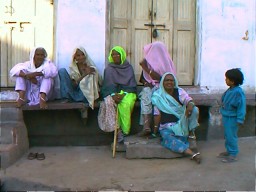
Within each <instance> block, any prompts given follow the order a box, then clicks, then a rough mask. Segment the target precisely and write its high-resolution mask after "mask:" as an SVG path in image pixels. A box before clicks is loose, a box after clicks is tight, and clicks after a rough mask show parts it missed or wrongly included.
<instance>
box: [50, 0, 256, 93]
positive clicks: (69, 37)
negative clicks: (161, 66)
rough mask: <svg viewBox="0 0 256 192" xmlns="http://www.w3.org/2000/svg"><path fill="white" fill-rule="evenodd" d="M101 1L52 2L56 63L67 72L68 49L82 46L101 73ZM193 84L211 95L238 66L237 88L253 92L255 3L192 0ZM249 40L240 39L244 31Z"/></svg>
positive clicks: (103, 14) (249, 0) (103, 3)
mask: <svg viewBox="0 0 256 192" xmlns="http://www.w3.org/2000/svg"><path fill="white" fill-rule="evenodd" d="M106 1H107V0H105V1H104V0H75V1H74V0H55V5H57V6H56V63H57V65H58V67H59V68H60V67H65V68H68V66H69V63H70V61H71V55H72V51H73V48H74V47H75V46H77V45H83V46H84V47H85V48H86V50H87V51H88V53H89V54H90V56H91V58H92V59H93V60H94V62H95V63H96V65H97V67H98V69H99V71H100V73H101V74H103V71H104V68H105V41H106V39H105V28H106V22H105V20H106V19H105V17H106ZM197 4H198V12H199V13H198V16H199V18H198V22H199V23H198V26H199V27H198V29H197V34H198V37H199V41H200V42H199V45H200V46H199V50H198V55H199V59H198V67H197V68H198V69H197V71H196V74H198V77H197V78H196V79H197V83H198V84H199V85H201V86H207V87H208V88H209V90H210V92H211V91H216V90H221V89H226V88H227V86H226V84H225V76H224V74H225V72H226V71H227V70H228V69H230V68H236V67H237V68H241V69H242V71H243V73H244V76H245V81H244V85H243V87H244V88H245V89H246V90H248V91H255V85H256V80H255V74H256V69H255V62H256V58H255V57H256V56H255V55H256V52H255V48H256V40H255V33H256V30H255V25H256V24H255V23H256V8H255V7H256V1H255V0H197ZM246 30H248V31H249V40H248V41H245V40H242V37H244V36H245V31H246Z"/></svg>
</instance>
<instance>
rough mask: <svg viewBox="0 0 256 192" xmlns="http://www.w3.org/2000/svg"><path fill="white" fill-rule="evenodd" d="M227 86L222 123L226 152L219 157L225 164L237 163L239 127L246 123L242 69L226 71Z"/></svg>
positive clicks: (223, 101)
mask: <svg viewBox="0 0 256 192" xmlns="http://www.w3.org/2000/svg"><path fill="white" fill-rule="evenodd" d="M225 76H226V84H227V85H228V86H229V88H228V89H227V90H226V91H225V93H224V94H223V95H222V99H221V101H222V106H221V109H220V112H221V114H222V123H223V125H224V134H225V148H226V151H225V152H222V153H220V154H219V155H218V157H220V158H223V159H222V160H221V161H222V162H224V163H231V162H235V161H237V154H238V152H239V149H238V137H237V132H238V128H239V126H238V125H241V124H243V123H244V119H245V114H246V99H245V94H244V92H243V90H242V89H241V87H240V85H242V84H243V80H244V76H243V73H242V72H241V71H240V69H238V68H235V69H230V70H228V71H226V73H225Z"/></svg>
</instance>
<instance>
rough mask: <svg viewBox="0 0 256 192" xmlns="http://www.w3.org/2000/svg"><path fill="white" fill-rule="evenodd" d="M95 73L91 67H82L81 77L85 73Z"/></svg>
mask: <svg viewBox="0 0 256 192" xmlns="http://www.w3.org/2000/svg"><path fill="white" fill-rule="evenodd" d="M94 73H95V68H93V67H85V68H84V69H83V75H82V76H83V77H85V76H86V75H91V74H94Z"/></svg>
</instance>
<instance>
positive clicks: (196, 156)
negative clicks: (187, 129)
mask: <svg viewBox="0 0 256 192" xmlns="http://www.w3.org/2000/svg"><path fill="white" fill-rule="evenodd" d="M191 160H194V161H195V162H196V163H197V164H200V163H201V158H200V153H195V154H194V155H192V157H191Z"/></svg>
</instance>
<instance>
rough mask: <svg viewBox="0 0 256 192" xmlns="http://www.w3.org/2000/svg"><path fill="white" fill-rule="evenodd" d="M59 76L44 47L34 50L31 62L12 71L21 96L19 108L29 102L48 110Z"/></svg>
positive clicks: (16, 66) (31, 54) (11, 73)
mask: <svg viewBox="0 0 256 192" xmlns="http://www.w3.org/2000/svg"><path fill="white" fill-rule="evenodd" d="M57 74H58V70H57V67H56V66H55V65H54V64H53V63H52V62H51V61H50V60H49V59H47V52H46V50H45V49H44V48H43V47H36V48H34V49H33V50H32V51H31V53H30V60H29V61H26V62H25V63H18V64H16V65H15V66H14V67H13V68H12V69H11V70H10V76H11V77H13V78H14V79H16V85H15V90H16V91H17V92H18V94H19V98H18V99H17V107H21V106H23V105H24V104H26V102H28V104H29V105H37V104H39V106H40V108H41V109H46V108H47V103H46V102H47V100H49V99H52V98H53V86H54V77H56V76H57Z"/></svg>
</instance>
